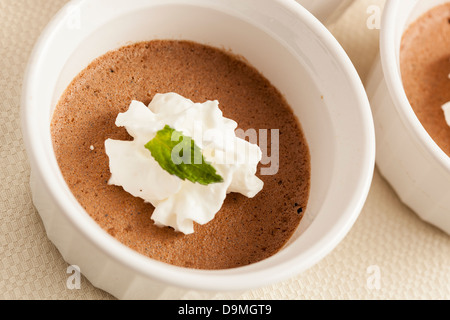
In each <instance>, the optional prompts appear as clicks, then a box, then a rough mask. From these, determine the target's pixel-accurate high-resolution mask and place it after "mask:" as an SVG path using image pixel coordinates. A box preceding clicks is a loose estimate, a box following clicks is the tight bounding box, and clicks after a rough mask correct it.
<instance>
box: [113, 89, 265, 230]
mask: <svg viewBox="0 0 450 320" xmlns="http://www.w3.org/2000/svg"><path fill="white" fill-rule="evenodd" d="M116 125H117V126H119V127H125V128H126V130H127V132H128V133H129V134H130V135H131V136H132V137H133V138H134V139H133V141H120V140H112V139H107V140H106V141H105V150H106V154H107V155H108V157H109V168H110V172H111V177H110V179H109V182H108V183H109V184H112V185H117V186H121V187H122V188H123V189H124V190H125V191H127V192H128V193H130V194H132V195H133V196H135V197H139V198H142V199H144V201H146V202H149V203H151V204H152V205H153V206H154V207H155V210H154V212H153V214H152V217H151V218H152V220H154V222H155V224H156V225H158V226H161V227H164V226H169V227H172V228H174V229H175V230H176V231H180V232H183V233H185V234H190V233H193V232H194V222H196V223H198V224H205V223H207V222H209V221H211V220H212V219H214V216H215V215H216V213H217V212H218V211H219V210H220V208H221V207H222V204H223V202H224V200H225V198H226V195H227V194H228V193H230V192H238V193H241V194H243V195H244V196H247V197H249V198H251V197H254V196H255V195H256V194H257V193H258V192H259V191H261V189H262V188H263V182H262V181H261V180H260V179H259V178H258V177H257V176H256V175H255V174H256V170H257V166H258V163H259V162H260V161H261V158H262V152H261V149H260V148H259V146H258V145H256V144H252V143H249V142H247V141H245V140H243V139H241V138H238V137H237V136H236V134H235V130H236V128H237V123H236V122H235V121H233V120H231V119H227V118H225V117H223V114H222V111H221V110H220V109H219V102H218V101H206V102H204V103H194V102H192V101H191V100H189V99H186V98H184V97H182V96H180V95H178V94H176V93H166V94H156V95H155V97H154V98H153V100H152V101H151V103H150V104H149V106H148V107H147V106H145V105H144V104H143V103H141V102H139V101H132V103H131V104H130V106H129V109H128V111H126V112H125V113H120V114H119V115H118V116H117V119H116ZM167 126H168V127H170V128H172V129H173V130H174V131H175V130H176V132H181V133H182V134H183V136H185V137H189V138H192V139H193V141H194V142H195V144H196V146H197V147H198V148H199V149H200V150H201V153H202V156H203V158H204V160H205V161H206V162H207V164H209V165H211V166H212V167H213V168H214V169H215V171H216V172H217V174H218V175H220V177H221V178H222V179H221V182H217V183H210V184H207V185H205V184H200V183H194V182H191V181H189V180H183V179H181V178H180V177H178V176H176V175H174V174H171V173H170V172H169V171H167V170H165V169H163V167H162V166H161V165H160V163H159V162H158V161H157V160H155V158H154V156H152V153H151V152H150V151H149V149H147V148H146V144H148V143H149V141H152V140H153V139H154V138H155V137H156V136H157V134H158V132H161V130H163V129H164V128H167ZM173 140H174V139H172V141H173ZM178 151H180V150H179V149H178ZM179 155H180V153H179V152H176V153H174V152H172V161H173V162H174V163H175V164H179V161H177V160H180V159H175V158H174V157H176V156H179ZM189 159H190V158H189Z"/></svg>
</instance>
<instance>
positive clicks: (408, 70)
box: [400, 3, 450, 156]
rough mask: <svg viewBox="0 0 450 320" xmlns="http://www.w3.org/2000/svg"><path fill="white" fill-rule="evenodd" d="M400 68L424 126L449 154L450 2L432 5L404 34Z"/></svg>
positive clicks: (413, 105) (409, 95)
mask: <svg viewBox="0 0 450 320" xmlns="http://www.w3.org/2000/svg"><path fill="white" fill-rule="evenodd" d="M400 68H401V74H402V80H403V86H404V88H405V93H406V96H407V97H408V100H409V102H410V104H411V106H412V108H413V110H414V112H415V113H416V115H417V117H418V119H419V121H420V122H421V123H422V125H423V127H424V128H425V130H426V131H427V132H428V134H429V135H430V136H431V137H432V138H433V140H434V141H435V142H436V143H437V145H438V146H439V147H440V148H441V149H442V150H443V151H444V152H445V153H446V154H447V155H448V156H450V127H449V126H448V124H447V122H446V121H445V117H444V112H443V110H442V105H443V104H445V103H446V102H448V101H450V3H445V4H443V5H439V6H437V7H434V8H432V9H431V10H429V11H428V12H426V13H425V14H423V15H422V16H420V17H419V18H418V19H417V20H416V21H414V22H413V23H412V24H411V25H410V26H409V27H408V28H407V30H406V31H405V33H404V34H403V38H402V42H401V48H400Z"/></svg>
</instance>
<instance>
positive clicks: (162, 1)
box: [21, 0, 375, 299]
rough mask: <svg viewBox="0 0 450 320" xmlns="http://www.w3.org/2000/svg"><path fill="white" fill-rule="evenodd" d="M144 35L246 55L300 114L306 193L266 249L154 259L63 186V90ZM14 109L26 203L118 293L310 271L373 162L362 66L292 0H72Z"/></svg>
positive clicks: (184, 290)
mask: <svg viewBox="0 0 450 320" xmlns="http://www.w3.org/2000/svg"><path fill="white" fill-rule="evenodd" d="M99 12H101V14H99ZM151 39H183V40H191V41H196V42H199V43H203V44H207V45H212V46H216V47H219V48H223V49H225V50H231V51H232V52H233V53H235V54H238V55H241V56H243V57H245V59H246V60H247V61H248V62H249V63H250V64H251V65H253V66H254V67H255V68H256V69H258V70H259V71H260V72H261V73H262V74H263V75H264V76H265V77H266V78H268V79H269V80H270V81H271V82H272V84H273V85H274V86H275V87H277V88H278V89H279V90H280V92H281V93H282V94H283V95H284V97H285V98H286V100H287V102H288V103H289V104H290V106H291V107H292V109H293V112H294V114H295V115H296V116H297V117H298V119H299V121H300V123H301V125H302V128H303V131H304V134H305V136H306V140H307V141H308V144H309V148H310V154H311V189H310V199H309V202H308V207H307V208H306V211H305V213H304V217H303V219H302V221H301V222H300V225H299V227H298V229H297V231H296V232H295V234H294V235H293V236H292V238H291V239H290V241H289V242H288V243H287V244H286V245H285V246H284V247H283V248H282V249H281V250H280V251H279V252H278V253H277V254H275V255H273V256H272V257H270V258H268V259H265V260H263V261H260V262H258V263H254V264H251V265H248V266H244V267H239V268H233V269H227V270H211V271H210V270H194V269H188V268H181V267H176V266H173V265H169V264H165V263H162V262H159V261H155V260H152V259H150V258H148V257H145V256H143V255H140V254H138V253H137V252H135V251H133V250H131V249H130V248H128V247H126V246H125V245H123V244H121V243H120V242H118V241H117V240H116V239H115V238H113V237H112V236H110V235H109V234H108V233H107V232H106V231H104V230H103V229H101V228H100V227H99V226H98V225H97V224H96V223H95V222H94V221H93V220H92V219H91V218H90V216H89V215H88V214H87V213H86V212H85V211H84V209H83V208H82V207H81V206H80V205H79V203H78V202H77V201H76V199H75V198H74V196H73V195H72V194H71V192H70V190H69V188H68V186H67V185H66V183H65V181H64V179H63V177H62V175H61V172H60V170H59V168H58V164H57V162H56V159H55V155H54V152H53V147H52V142H51V141H52V140H51V134H50V121H51V116H52V112H53V110H54V108H55V106H56V103H57V101H58V99H59V97H60V96H61V94H62V93H63V91H64V90H65V88H66V87H67V86H68V84H69V83H70V82H71V80H72V79H73V78H74V77H75V76H76V75H77V74H78V73H79V72H80V71H81V70H82V69H84V68H85V67H86V66H87V65H88V64H89V62H91V61H92V60H93V59H95V58H96V57H98V56H100V55H102V54H104V53H106V52H107V51H109V50H113V49H116V48H118V47H120V46H123V45H126V44H130V43H133V42H137V41H144V40H151ZM21 112H22V113H21V114H22V125H23V135H24V141H25V146H26V150H27V153H28V156H29V162H30V166H31V190H32V195H33V202H34V204H35V206H36V208H37V210H38V212H39V214H40V216H41V217H42V221H43V223H44V226H45V230H46V232H47V235H48V237H49V239H50V240H51V241H52V242H53V243H54V244H55V245H56V247H57V248H58V250H59V251H60V252H61V254H62V256H63V258H64V259H65V260H66V261H67V262H68V263H69V264H72V265H77V266H78V267H79V268H80V271H81V273H82V274H83V275H85V276H86V277H87V279H88V280H89V281H90V282H91V283H92V284H93V285H94V286H97V287H99V288H101V289H103V290H105V291H107V292H109V293H111V294H112V295H114V296H116V297H117V298H120V299H157V298H159V299H168V298H170V299H176V298H183V297H187V296H189V297H191V298H192V297H193V296H195V297H201V298H205V297H214V295H215V294H216V293H218V292H228V291H243V290H249V289H252V288H257V287H261V286H264V285H268V284H272V283H275V282H278V281H281V280H284V279H287V278H289V277H292V276H294V275H296V274H298V273H300V272H302V271H304V270H306V269H307V268H309V267H311V266H312V265H314V264H315V263H317V262H318V261H319V260H320V259H322V258H323V257H324V256H325V255H326V254H328V253H329V252H330V251H331V250H332V249H333V248H335V247H336V245H337V244H338V243H339V242H340V241H341V240H342V239H343V238H344V236H345V235H346V234H347V232H348V231H349V230H350V228H351V227H352V225H353V223H354V222H355V220H356V219H357V217H358V215H359V213H360V211H361V209H362V207H363V205H364V202H365V200H366V197H367V194H368V191H369V187H370V184H371V180H372V174H373V169H374V162H375V139H374V128H373V121H372V116H371V112H370V106H369V103H368V99H367V96H366V93H365V91H364V87H363V85H362V83H361V81H360V79H359V77H358V74H357V72H356V70H355V69H354V67H353V65H352V64H351V62H350V59H349V58H348V56H347V55H346V54H345V52H344V50H343V49H342V47H341V46H340V45H339V44H338V42H337V41H336V40H335V39H334V38H333V36H332V35H331V34H330V33H329V31H328V30H327V29H326V28H325V27H324V26H323V25H322V24H321V23H320V21H319V20H317V19H316V18H315V17H314V16H313V15H312V14H311V13H310V12H308V11H307V10H306V9H304V8H303V7H302V6H301V5H299V4H298V3H296V2H295V1H290V0H276V1H274V0H221V1H212V0H189V1H188V0H134V1H131V2H130V1H128V2H124V1H122V0H75V1H72V2H69V3H68V4H67V5H66V6H65V7H64V8H63V9H62V10H61V11H60V12H59V13H58V14H57V15H56V16H55V18H54V19H53V20H52V21H51V22H50V24H49V25H48V26H47V28H46V29H45V30H44V32H43V33H42V35H41V37H40V39H39V40H38V42H37V44H36V46H35V48H34V51H33V53H32V55H31V57H30V61H29V65H28V68H27V71H26V75H25V79H24V85H23V96H22V109H21Z"/></svg>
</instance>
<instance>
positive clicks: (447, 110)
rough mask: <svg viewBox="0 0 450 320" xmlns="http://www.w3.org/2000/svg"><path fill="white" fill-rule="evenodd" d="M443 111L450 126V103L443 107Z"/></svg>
mask: <svg viewBox="0 0 450 320" xmlns="http://www.w3.org/2000/svg"><path fill="white" fill-rule="evenodd" d="M442 110H443V111H444V116H445V121H446V122H447V124H448V125H449V126H450V101H449V102H447V103H444V104H443V105H442Z"/></svg>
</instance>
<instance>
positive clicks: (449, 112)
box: [442, 75, 450, 126]
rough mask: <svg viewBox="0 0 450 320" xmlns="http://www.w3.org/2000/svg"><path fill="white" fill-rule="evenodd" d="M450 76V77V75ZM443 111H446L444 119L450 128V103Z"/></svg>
mask: <svg viewBox="0 0 450 320" xmlns="http://www.w3.org/2000/svg"><path fill="white" fill-rule="evenodd" d="M449 76H450V75H449ZM442 110H443V111H444V117H445V121H446V122H447V124H448V125H449V126H450V101H449V102H447V103H444V104H443V105H442Z"/></svg>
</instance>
